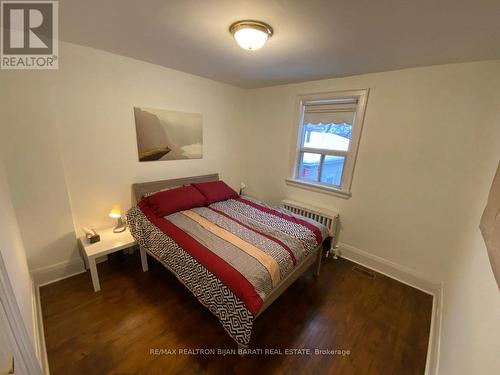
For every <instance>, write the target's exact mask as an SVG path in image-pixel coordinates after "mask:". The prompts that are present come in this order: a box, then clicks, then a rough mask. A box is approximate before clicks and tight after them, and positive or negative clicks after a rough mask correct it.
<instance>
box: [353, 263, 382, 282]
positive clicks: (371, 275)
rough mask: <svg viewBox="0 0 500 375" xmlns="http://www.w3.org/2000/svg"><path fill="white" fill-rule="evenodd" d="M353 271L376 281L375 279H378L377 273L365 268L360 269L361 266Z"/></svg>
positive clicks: (354, 267) (355, 267)
mask: <svg viewBox="0 0 500 375" xmlns="http://www.w3.org/2000/svg"><path fill="white" fill-rule="evenodd" d="M352 270H353V271H354V272H357V273H360V274H362V275H364V276H368V277H369V278H370V279H375V277H376V274H375V272H374V271H372V270H370V269H368V268H364V267H360V266H353V267H352Z"/></svg>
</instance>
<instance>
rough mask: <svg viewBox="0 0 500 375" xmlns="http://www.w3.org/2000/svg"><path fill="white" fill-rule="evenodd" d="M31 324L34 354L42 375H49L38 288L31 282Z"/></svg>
mask: <svg viewBox="0 0 500 375" xmlns="http://www.w3.org/2000/svg"><path fill="white" fill-rule="evenodd" d="M32 284H33V323H34V327H35V341H36V352H37V357H38V360H39V362H40V367H41V368H42V373H43V374H44V375H49V360H48V358H47V347H46V346H45V333H44V330H43V317H42V305H41V302H40V288H39V287H38V286H36V285H35V282H34V281H33V283H32Z"/></svg>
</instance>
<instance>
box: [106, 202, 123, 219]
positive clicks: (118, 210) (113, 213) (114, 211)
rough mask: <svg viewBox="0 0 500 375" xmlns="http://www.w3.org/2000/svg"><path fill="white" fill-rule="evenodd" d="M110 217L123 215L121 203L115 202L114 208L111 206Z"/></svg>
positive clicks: (116, 217) (114, 217)
mask: <svg viewBox="0 0 500 375" xmlns="http://www.w3.org/2000/svg"><path fill="white" fill-rule="evenodd" d="M109 217H112V218H113V219H118V218H120V217H122V210H121V208H120V206H119V205H117V204H115V205H114V206H113V208H111V211H110V212H109Z"/></svg>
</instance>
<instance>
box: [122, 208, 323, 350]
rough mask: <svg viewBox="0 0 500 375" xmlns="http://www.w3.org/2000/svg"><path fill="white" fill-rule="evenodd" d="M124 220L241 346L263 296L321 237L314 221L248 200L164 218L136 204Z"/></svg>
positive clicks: (245, 342)
mask: <svg viewBox="0 0 500 375" xmlns="http://www.w3.org/2000/svg"><path fill="white" fill-rule="evenodd" d="M127 218H128V225H129V227H130V231H131V233H132V235H133V236H134V237H135V239H136V240H137V242H138V243H139V245H140V246H142V247H143V248H144V249H145V250H146V251H147V252H148V253H149V254H150V255H151V256H153V257H155V258H156V259H157V260H159V261H160V262H161V263H162V264H163V265H164V266H165V267H167V268H168V269H169V270H170V271H171V272H173V273H174V274H175V275H176V276H177V278H178V279H179V280H180V281H181V282H182V283H183V284H184V285H185V286H186V287H187V288H188V289H189V290H190V291H191V292H192V293H193V294H194V295H195V296H196V297H197V299H198V300H199V301H200V302H201V303H202V304H203V305H205V306H206V307H207V308H208V309H209V310H210V311H211V312H212V313H213V314H215V315H216V316H217V318H218V319H219V321H220V322H221V324H222V326H223V327H224V329H225V330H226V331H227V332H228V333H229V335H230V336H231V337H232V338H233V339H234V340H235V341H236V342H237V343H239V344H242V345H247V344H248V342H249V341H250V335H251V330H252V324H253V319H254V317H255V316H256V315H257V314H258V312H259V311H260V308H261V307H262V304H263V302H264V301H265V300H266V298H267V297H268V296H269V294H270V293H271V292H272V291H273V289H274V288H276V286H277V285H279V283H280V281H281V280H283V279H284V278H285V277H286V276H287V275H288V274H289V273H290V272H291V271H292V270H293V269H294V267H296V266H297V265H298V264H299V263H300V262H301V261H302V260H303V259H304V258H305V257H306V256H307V255H308V254H310V253H311V252H312V251H314V250H315V249H316V248H317V247H318V245H319V244H321V243H322V241H323V240H324V239H325V238H326V237H327V235H328V234H327V229H326V228H325V227H324V226H323V225H321V224H320V223H318V222H315V221H313V220H309V219H307V218H304V217H299V216H295V215H292V214H291V213H289V212H288V211H283V210H279V209H275V208H271V207H268V206H266V205H265V204H263V203H261V202H258V201H256V200H253V199H248V198H238V199H229V200H226V201H221V202H216V203H213V204H211V205H210V206H208V207H197V208H192V209H190V210H186V211H181V212H176V213H174V214H171V215H168V216H166V217H164V218H160V217H157V216H156V215H155V214H154V213H153V212H152V211H151V210H150V209H149V207H148V206H147V205H145V204H144V203H143V202H140V203H139V205H138V206H137V207H134V208H132V209H131V210H130V211H129V212H128V214H127Z"/></svg>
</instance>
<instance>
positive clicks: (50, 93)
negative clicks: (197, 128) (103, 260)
mask: <svg viewBox="0 0 500 375" xmlns="http://www.w3.org/2000/svg"><path fill="white" fill-rule="evenodd" d="M60 55H61V56H60V63H59V66H60V69H59V70H58V71H42V72H40V71H38V72H33V71H31V72H26V71H22V72H19V71H18V72H5V71H2V72H1V73H0V80H1V82H0V83H1V85H0V88H1V90H3V92H4V93H5V94H6V97H7V98H8V102H7V105H6V108H7V109H8V111H7V112H6V113H4V114H3V116H4V117H3V118H4V121H2V138H1V139H0V146H1V150H0V153H2V154H3V156H4V158H5V160H6V168H7V172H8V177H9V183H10V187H11V190H12V195H13V202H14V206H15V208H16V213H17V217H18V220H19V223H20V226H21V232H22V235H23V239H24V240H25V247H26V251H27V255H28V260H29V264H30V269H32V270H35V273H39V272H43V271H46V270H47V268H49V269H50V268H51V267H52V268H53V267H56V268H58V269H59V270H60V271H61V275H62V274H64V273H66V274H67V273H68V272H71V271H75V270H76V269H81V267H82V265H81V262H80V261H79V256H78V250H77V246H76V239H75V238H76V237H75V232H76V233H77V234H78V233H80V231H81V227H82V226H88V227H95V228H103V227H109V226H112V225H114V224H115V222H114V221H113V220H112V219H110V218H108V216H107V215H108V212H109V210H110V208H111V206H112V205H113V204H115V203H117V204H121V205H122V208H123V210H124V211H126V210H127V209H128V208H129V207H130V199H131V191H130V185H131V184H132V183H133V182H141V181H151V180H156V179H167V178H175V177H184V176H193V175H197V174H206V173H213V172H219V173H220V174H221V177H222V178H224V179H225V180H226V181H228V182H229V183H230V184H232V185H233V186H234V187H237V186H239V182H240V168H239V166H240V147H239V146H240V137H239V126H240V124H241V122H242V121H241V118H242V105H243V102H242V99H243V97H244V95H245V91H244V90H242V89H239V88H236V87H234V86H230V85H226V84H222V83H218V82H215V81H211V80H208V79H204V78H200V77H196V76H193V75H189V74H185V73H182V72H179V71H175V70H171V69H166V68H163V67H159V66H156V65H152V64H148V63H144V62H141V61H137V60H134V59H130V58H126V57H123V56H118V55H114V54H111V53H106V52H103V51H99V50H94V49H91V48H86V47H82V46H77V45H73V44H68V43H61V45H60ZM7 93H8V94H7ZM134 106H150V107H157V108H164V109H172V110H179V111H185V112H195V113H200V114H202V116H203V138H204V144H203V147H204V149H203V153H204V155H203V159H199V160H181V161H160V162H150V163H139V161H138V156H137V145H136V135H135V123H134V113H133V107H134ZM75 262H76V263H75ZM75 267H76V268H75ZM65 268H66V270H65Z"/></svg>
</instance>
